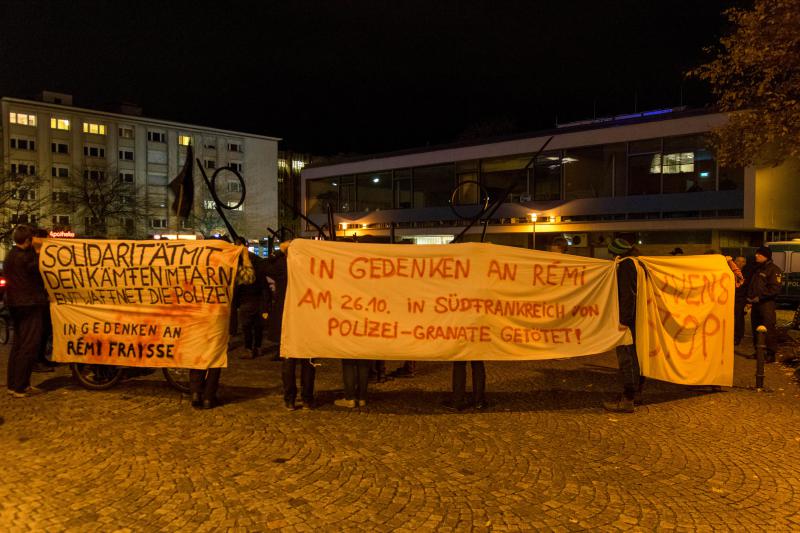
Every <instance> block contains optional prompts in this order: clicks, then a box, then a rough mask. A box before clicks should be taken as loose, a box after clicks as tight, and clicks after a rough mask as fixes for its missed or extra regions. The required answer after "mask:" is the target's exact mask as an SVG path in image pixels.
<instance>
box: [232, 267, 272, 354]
mask: <svg viewBox="0 0 800 533" xmlns="http://www.w3.org/2000/svg"><path fill="white" fill-rule="evenodd" d="M249 256H250V262H251V263H252V264H253V269H254V270H255V273H256V276H255V280H254V281H253V283H248V284H243V285H237V286H236V296H235V300H236V301H237V302H238V304H239V311H238V312H239V325H240V326H241V328H242V331H243V333H244V348H245V350H246V353H245V354H244V355H242V359H254V358H256V357H258V356H259V355H261V338H262V336H263V332H264V317H263V316H262V315H263V314H264V311H265V310H266V309H267V306H268V304H269V301H270V299H271V294H270V291H269V286H268V285H267V274H266V269H265V266H266V265H265V262H264V260H262V259H261V258H260V257H258V256H257V255H256V254H254V253H250V254H249Z"/></svg>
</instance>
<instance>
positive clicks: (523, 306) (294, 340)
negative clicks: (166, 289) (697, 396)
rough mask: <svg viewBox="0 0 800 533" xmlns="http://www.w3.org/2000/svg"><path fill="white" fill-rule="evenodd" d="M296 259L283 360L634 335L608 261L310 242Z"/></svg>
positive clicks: (511, 251) (604, 345) (462, 352)
mask: <svg viewBox="0 0 800 533" xmlns="http://www.w3.org/2000/svg"><path fill="white" fill-rule="evenodd" d="M287 259H288V269H289V285H288V290H287V295H286V303H285V307H284V315H283V332H282V341H281V355H282V356H284V357H302V358H308V357H319V358H322V357H333V358H365V359H388V360H392V359H393V360H409V359H417V360H440V361H456V360H522V359H549V358H554V357H575V356H579V355H587V354H594V353H601V352H605V351H608V350H610V349H612V348H614V347H615V346H617V345H618V344H620V343H621V342H623V341H624V340H625V339H626V338H627V339H628V340H627V342H628V343H630V342H632V341H631V337H630V332H629V331H628V329H627V328H624V327H621V326H620V325H619V323H618V311H617V289H616V283H615V279H616V270H615V268H614V263H612V262H610V261H605V260H601V259H592V258H586V257H578V256H573V255H560V254H552V253H546V252H539V251H535V250H526V249H522V248H513V247H507V246H497V245H493V244H479V243H467V244H450V245H443V246H397V245H386V244H354V243H345V242H326V241H312V240H295V241H292V244H291V246H290V247H289V252H288V258H287Z"/></svg>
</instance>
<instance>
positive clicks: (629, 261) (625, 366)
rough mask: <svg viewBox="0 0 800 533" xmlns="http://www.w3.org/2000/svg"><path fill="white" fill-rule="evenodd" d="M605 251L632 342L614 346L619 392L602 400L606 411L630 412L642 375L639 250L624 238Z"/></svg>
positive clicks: (639, 387)
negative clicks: (638, 345) (614, 263)
mask: <svg viewBox="0 0 800 533" xmlns="http://www.w3.org/2000/svg"><path fill="white" fill-rule="evenodd" d="M608 252H609V253H610V254H611V255H612V256H614V257H615V259H616V261H617V298H618V300H619V322H620V324H622V325H623V326H626V327H627V328H628V329H630V330H631V335H632V336H633V344H628V345H624V346H617V362H618V364H619V375H620V378H621V380H622V387H623V388H622V396H621V397H620V398H619V399H618V400H617V401H614V402H603V407H604V408H605V409H606V410H607V411H612V412H615V413H632V412H633V411H634V403H640V401H641V400H640V399H639V398H640V397H641V393H642V384H643V379H642V377H641V372H640V370H639V356H638V355H637V353H636V290H637V281H636V275H637V274H636V264H635V263H634V261H635V260H634V259H633V257H636V256H637V255H639V251H638V250H637V249H636V248H635V247H634V246H633V245H631V244H630V243H629V242H628V241H626V240H625V239H614V240H613V241H611V243H610V244H609V245H608Z"/></svg>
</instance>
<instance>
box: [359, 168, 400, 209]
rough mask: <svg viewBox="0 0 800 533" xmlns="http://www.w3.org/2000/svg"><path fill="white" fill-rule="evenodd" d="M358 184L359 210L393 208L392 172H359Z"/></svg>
mask: <svg viewBox="0 0 800 533" xmlns="http://www.w3.org/2000/svg"><path fill="white" fill-rule="evenodd" d="M357 185H358V194H357V198H358V210H359V211H380V210H381V209H391V208H392V173H391V172H371V173H369V174H359V175H358V177H357Z"/></svg>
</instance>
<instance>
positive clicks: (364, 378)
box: [333, 359, 372, 409]
mask: <svg viewBox="0 0 800 533" xmlns="http://www.w3.org/2000/svg"><path fill="white" fill-rule="evenodd" d="M371 363H372V361H371V360H369V359H342V381H343V382H344V398H341V399H339V400H334V402H333V404H334V405H338V406H339V407H347V408H350V409H352V408H354V407H366V406H367V384H368V383H369V367H370V364H371Z"/></svg>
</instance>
